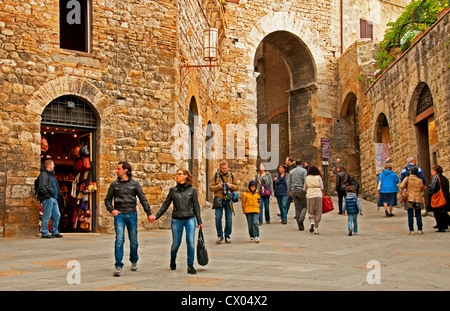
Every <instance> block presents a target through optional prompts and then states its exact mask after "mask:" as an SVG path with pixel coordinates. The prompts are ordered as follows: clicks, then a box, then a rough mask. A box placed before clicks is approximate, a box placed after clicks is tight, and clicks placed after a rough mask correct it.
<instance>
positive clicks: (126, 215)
mask: <svg viewBox="0 0 450 311" xmlns="http://www.w3.org/2000/svg"><path fill="white" fill-rule="evenodd" d="M116 175H117V180H116V181H114V182H112V183H111V186H110V187H109V189H108V193H107V195H106V198H105V204H106V208H107V209H108V211H110V212H111V214H112V215H113V216H114V228H115V230H116V240H115V245H114V256H115V261H116V262H115V267H116V269H115V271H114V276H120V275H121V274H122V267H123V263H122V259H123V244H124V243H125V227H126V228H127V231H128V237H129V239H130V261H131V270H132V271H136V270H137V269H138V267H137V261H138V259H139V256H138V238H137V211H136V205H137V201H136V197H138V198H139V202H141V205H142V206H143V208H144V211H145V213H146V214H147V219H148V221H149V222H151V221H153V220H154V217H152V212H151V209H150V205H149V204H148V202H147V199H146V198H145V195H144V193H143V192H142V188H141V185H140V184H139V182H137V181H135V180H134V179H133V178H132V169H131V165H130V164H129V163H128V162H119V164H117V168H116ZM113 199H114V206H113V204H112V201H113Z"/></svg>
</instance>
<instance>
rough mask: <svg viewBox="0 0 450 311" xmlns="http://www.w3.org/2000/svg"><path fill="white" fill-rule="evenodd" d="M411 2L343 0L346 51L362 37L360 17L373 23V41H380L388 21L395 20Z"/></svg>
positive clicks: (397, 0)
mask: <svg viewBox="0 0 450 311" xmlns="http://www.w3.org/2000/svg"><path fill="white" fill-rule="evenodd" d="M410 2H411V1H410V0H391V1H380V0H370V1H360V0H343V1H342V14H343V25H342V26H343V29H344V33H345V36H344V37H343V43H344V51H345V50H346V49H348V48H349V47H350V46H351V45H352V44H353V43H354V42H355V41H356V40H358V39H361V36H360V19H364V20H366V21H369V22H371V23H373V41H375V42H380V41H381V40H383V37H384V32H385V31H386V25H387V23H389V22H393V21H395V20H396V19H397V16H399V15H400V14H401V13H402V12H403V10H404V7H405V6H406V5H408V4H409V3H410Z"/></svg>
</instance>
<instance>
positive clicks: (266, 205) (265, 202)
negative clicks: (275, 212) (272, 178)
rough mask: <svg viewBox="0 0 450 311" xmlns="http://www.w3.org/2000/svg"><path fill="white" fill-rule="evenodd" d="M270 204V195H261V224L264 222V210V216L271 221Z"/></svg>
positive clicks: (267, 220)
mask: <svg viewBox="0 0 450 311" xmlns="http://www.w3.org/2000/svg"><path fill="white" fill-rule="evenodd" d="M269 205H270V197H267V198H263V197H261V203H260V205H259V223H260V224H262V222H263V210H264V217H265V218H266V222H269V221H270V211H269Z"/></svg>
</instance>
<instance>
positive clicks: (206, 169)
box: [205, 121, 213, 203]
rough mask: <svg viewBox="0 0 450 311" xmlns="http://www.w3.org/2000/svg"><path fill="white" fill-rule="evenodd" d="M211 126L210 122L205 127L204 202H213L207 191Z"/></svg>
mask: <svg viewBox="0 0 450 311" xmlns="http://www.w3.org/2000/svg"><path fill="white" fill-rule="evenodd" d="M211 127H212V124H211V121H208V125H207V126H206V129H207V130H206V138H205V158H206V164H205V176H206V183H205V184H206V201H208V202H211V203H212V202H213V193H212V192H211V191H210V190H209V185H210V183H211V176H212V172H211V156H212V155H211V154H212V151H211V148H210V146H209V144H210V143H208V142H209V140H210V139H212V138H213V135H212V128H211Z"/></svg>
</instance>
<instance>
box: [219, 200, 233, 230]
mask: <svg viewBox="0 0 450 311" xmlns="http://www.w3.org/2000/svg"><path fill="white" fill-rule="evenodd" d="M223 211H225V239H229V238H230V236H231V228H232V225H233V218H232V216H233V211H232V210H231V206H230V201H226V200H222V206H221V207H219V208H216V209H215V216H216V230H217V237H218V238H219V239H223V234H224V232H223V229H222V228H223V227H222V217H223Z"/></svg>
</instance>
